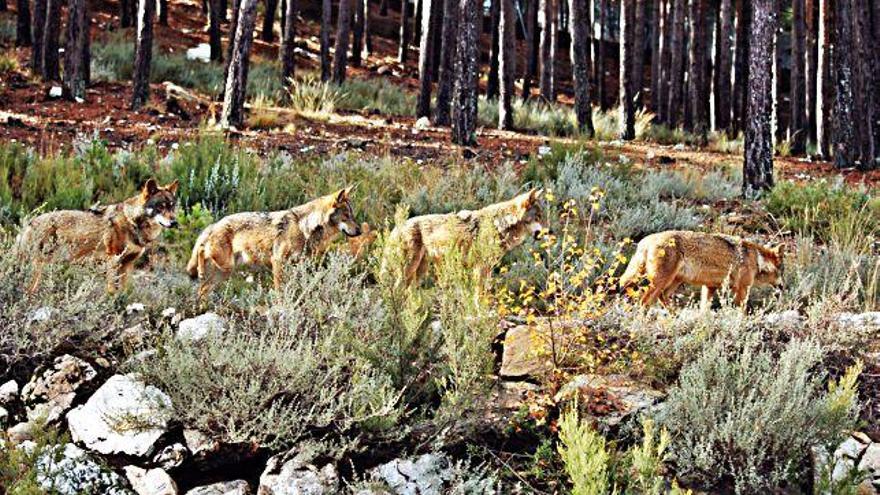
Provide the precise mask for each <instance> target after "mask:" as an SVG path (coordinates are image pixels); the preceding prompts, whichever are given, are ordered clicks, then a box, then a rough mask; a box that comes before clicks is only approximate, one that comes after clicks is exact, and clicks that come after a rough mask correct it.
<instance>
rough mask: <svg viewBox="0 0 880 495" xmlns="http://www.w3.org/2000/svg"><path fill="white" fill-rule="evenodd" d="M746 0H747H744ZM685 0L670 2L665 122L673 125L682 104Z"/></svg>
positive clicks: (679, 121)
mask: <svg viewBox="0 0 880 495" xmlns="http://www.w3.org/2000/svg"><path fill="white" fill-rule="evenodd" d="M745 1H747V0H745ZM685 9H686V4H685V0H673V2H672V33H671V36H670V38H669V52H670V54H671V56H670V62H669V104H668V105H667V108H668V109H669V119H668V121H667V124H669V126H670V127H675V126H677V125H678V124H680V123H681V119H682V117H683V112H682V107H683V106H684V41H685V40H684V21H685V13H686V10H685Z"/></svg>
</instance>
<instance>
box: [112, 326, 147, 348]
mask: <svg viewBox="0 0 880 495" xmlns="http://www.w3.org/2000/svg"><path fill="white" fill-rule="evenodd" d="M149 335H150V332H149V331H148V330H147V328H146V327H145V326H144V324H143V323H138V324H137V325H134V326H132V327H128V328H126V329H125V330H123V331H121V332H119V340H120V341H121V342H122V345H123V346H125V348H127V349H137V348H139V347H141V346H143V345H144V343H145V342H146V341H147V337H149Z"/></svg>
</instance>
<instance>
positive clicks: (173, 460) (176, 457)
mask: <svg viewBox="0 0 880 495" xmlns="http://www.w3.org/2000/svg"><path fill="white" fill-rule="evenodd" d="M188 455H189V450H187V448H186V446H184V445H183V444H182V443H175V444H172V445H167V446H166V447H165V448H164V449H162V450H160V451H159V453H158V454H156V456H155V457H153V464H156V465H158V466H159V467H161V468H162V469H173V468H176V467H179V466H180V465H181V464H183V461H185V460H186V458H187V456H188Z"/></svg>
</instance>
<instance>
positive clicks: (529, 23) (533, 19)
mask: <svg viewBox="0 0 880 495" xmlns="http://www.w3.org/2000/svg"><path fill="white" fill-rule="evenodd" d="M523 1H524V2H525V3H526V13H525V16H526V19H525V24H526V32H525V45H526V71H525V74H524V75H523V86H522V99H523V100H527V99H528V98H529V97H531V96H532V82H533V81H534V80H535V77H536V76H537V74H538V39H539V35H538V1H539V0H523Z"/></svg>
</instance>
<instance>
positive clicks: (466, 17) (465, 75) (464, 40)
mask: <svg viewBox="0 0 880 495" xmlns="http://www.w3.org/2000/svg"><path fill="white" fill-rule="evenodd" d="M481 16H482V7H481V3H480V1H479V0H460V1H459V4H458V40H459V47H458V51H457V55H456V57H455V88H454V90H453V97H452V142H453V143H456V144H460V145H464V146H471V145H475V144H476V143H477V135H476V134H477V82H478V78H479V69H478V64H477V63H478V57H479V42H480V37H479V34H480V31H479V26H480V24H479V23H480V20H481Z"/></svg>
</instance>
